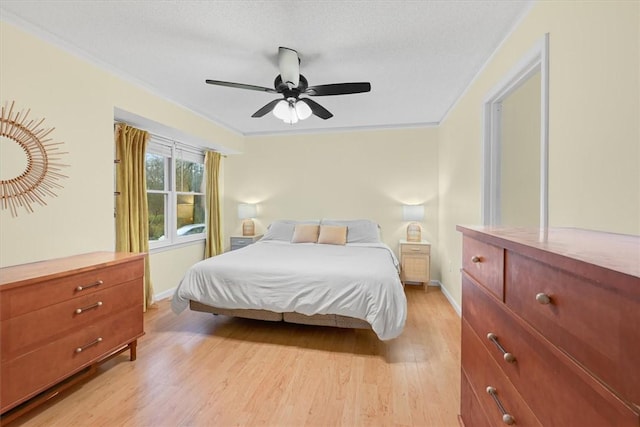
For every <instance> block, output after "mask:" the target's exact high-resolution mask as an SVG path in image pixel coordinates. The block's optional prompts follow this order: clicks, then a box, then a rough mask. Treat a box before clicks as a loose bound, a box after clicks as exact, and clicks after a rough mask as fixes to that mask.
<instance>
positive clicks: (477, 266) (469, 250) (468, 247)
mask: <svg viewBox="0 0 640 427" xmlns="http://www.w3.org/2000/svg"><path fill="white" fill-rule="evenodd" d="M462 267H463V268H464V270H465V271H466V272H467V273H469V274H470V275H471V276H473V277H474V278H475V279H476V280H477V281H478V282H479V283H481V284H482V285H483V286H484V287H486V288H487V289H489V290H490V291H491V293H493V294H494V295H495V296H496V297H498V299H500V300H502V299H503V298H504V289H503V283H504V281H503V278H504V250H503V249H502V248H499V247H497V246H493V245H490V244H488V243H484V242H480V241H478V240H476V239H473V238H471V237H467V236H464V238H463V243H462Z"/></svg>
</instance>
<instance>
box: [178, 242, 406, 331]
mask: <svg viewBox="0 0 640 427" xmlns="http://www.w3.org/2000/svg"><path fill="white" fill-rule="evenodd" d="M189 300H195V301H199V302H201V303H203V304H206V305H210V306H214V307H218V308H227V309H236V308H253V309H264V310H271V311H274V312H278V313H285V312H297V313H302V314H306V315H313V314H338V315H342V316H350V317H355V318H358V319H362V320H365V321H367V322H368V323H369V324H370V325H371V327H372V329H373V331H374V332H375V333H376V334H377V335H378V337H379V338H380V339H381V340H389V339H392V338H395V337H397V336H398V335H400V333H401V332H402V329H403V328H404V324H405V320H406V317H407V300H406V297H405V294H404V290H403V288H402V284H401V282H400V278H399V277H398V261H397V259H396V257H395V255H394V254H393V252H392V251H391V249H389V247H388V246H386V245H384V244H382V243H370V244H369V243H352V244H348V245H345V246H340V245H324V244H313V243H296V244H292V243H285V242H276V241H258V242H256V243H254V244H252V245H250V246H247V247H245V248H243V249H239V250H236V251H232V252H226V253H224V254H221V255H218V256H215V257H212V258H208V259H205V260H203V261H200V262H198V263H197V264H195V265H193V266H192V267H191V268H190V269H189V270H188V271H187V272H186V274H185V276H184V278H183V279H182V281H181V282H180V284H179V285H178V288H177V290H176V292H175V294H174V296H173V300H172V302H171V307H172V309H173V311H174V312H175V313H180V312H182V311H183V310H184V309H185V308H186V307H187V306H188V303H189Z"/></svg>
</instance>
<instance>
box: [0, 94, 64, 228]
mask: <svg viewBox="0 0 640 427" xmlns="http://www.w3.org/2000/svg"><path fill="white" fill-rule="evenodd" d="M13 107H14V101H12V102H11V106H10V107H8V108H7V104H5V105H4V106H3V107H2V115H1V118H0V119H1V121H0V137H2V138H7V139H9V140H11V141H13V142H15V143H17V144H18V145H19V146H20V147H21V148H22V149H23V150H24V152H25V154H26V157H27V162H26V165H25V168H24V171H23V172H22V173H20V174H19V175H18V176H15V177H13V178H10V179H7V180H4V179H2V180H0V202H1V203H0V205H1V206H2V210H5V209H9V210H10V211H11V216H13V217H15V216H17V215H18V208H19V207H23V208H25V209H26V210H27V212H33V208H32V206H31V205H32V204H34V203H38V204H40V205H42V206H44V205H46V204H47V203H46V202H45V200H44V199H45V198H46V197H47V196H50V197H56V196H57V195H56V194H55V193H54V192H53V190H54V189H56V188H58V189H59V188H62V185H60V183H59V182H58V181H59V180H60V179H62V178H67V176H65V175H62V174H61V173H60V170H61V168H63V167H67V166H68V165H64V164H61V163H59V162H60V160H61V159H62V156H63V155H64V154H67V153H64V152H61V151H58V150H59V148H60V147H59V146H60V145H62V144H63V143H62V142H56V143H53V142H51V138H47V136H48V135H49V134H50V133H51V132H52V131H53V130H54V129H55V128H49V129H45V128H44V127H41V125H42V122H44V118H43V119H40V120H38V119H31V120H29V112H30V111H31V110H27V112H26V113H25V112H23V111H21V112H14V111H13ZM6 142H7V141H3V143H6ZM3 178H4V177H3Z"/></svg>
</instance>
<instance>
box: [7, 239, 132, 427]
mask: <svg viewBox="0 0 640 427" xmlns="http://www.w3.org/2000/svg"><path fill="white" fill-rule="evenodd" d="M144 257H145V255H144V254H125V253H113V252H96V253H90V254H84V255H78V256H72V257H68V258H60V259H54V260H49V261H43V262H36V263H31V264H24V265H18V266H14V267H6V268H2V269H0V324H1V332H2V337H1V340H2V341H1V343H2V345H1V349H0V353H1V356H2V368H1V377H2V378H1V380H0V382H1V389H0V410H1V412H2V414H3V415H4V416H3V420H2V421H3V422H7V417H8V416H10V415H12V414H15V413H16V412H17V411H19V410H20V409H22V408H23V407H24V408H26V409H29V406H33V404H36V403H38V402H37V401H39V400H40V401H41V400H46V398H47V392H45V391H46V390H48V389H50V388H52V387H53V388H54V390H55V389H56V385H58V387H59V386H60V384H61V383H62V382H63V380H66V379H68V378H69V377H71V376H73V375H74V374H78V375H76V376H78V377H79V376H81V375H82V374H83V373H88V372H89V371H91V370H93V371H95V366H96V365H97V364H98V363H99V362H101V361H104V360H105V358H108V357H109V356H111V355H113V354H114V353H116V354H117V353H120V352H121V351H124V350H127V349H129V350H130V351H131V357H130V358H131V360H135V357H136V353H135V349H136V343H137V339H138V338H139V337H141V336H142V335H143V334H144V332H143V317H142V316H143V313H142V310H143V277H144ZM69 382H70V381H68V380H67V381H64V383H65V384H68V383H69ZM43 392H45V393H43ZM55 393H56V391H53V392H49V395H50V396H49V397H51V396H52V395H55ZM37 395H38V397H37V398H36V399H32V400H31V401H30V402H26V401H27V400H29V399H31V398H33V397H34V396H37ZM34 401H35V402H34ZM24 402H26V403H24ZM21 404H22V405H21ZM18 405H20V407H19V408H16V407H17V406H18ZM12 408H15V409H14V410H13V411H11V412H10V413H9V414H7V412H8V411H10V410H11V409H12Z"/></svg>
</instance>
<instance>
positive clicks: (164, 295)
mask: <svg viewBox="0 0 640 427" xmlns="http://www.w3.org/2000/svg"><path fill="white" fill-rule="evenodd" d="M175 291H176V288H171V289H167V290H166V291H164V292H160V293H159V294H154V295H153V300H154V301H160V300H163V299H165V298H171V297H172V296H173V294H174V293H175Z"/></svg>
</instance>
